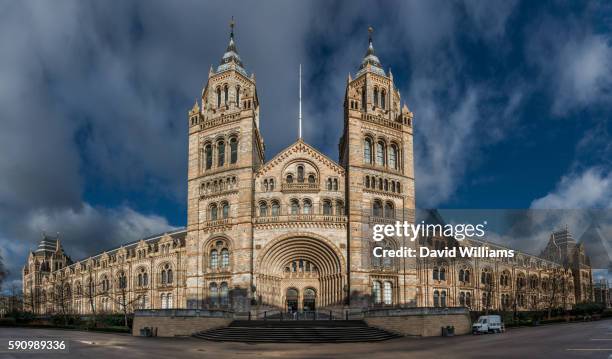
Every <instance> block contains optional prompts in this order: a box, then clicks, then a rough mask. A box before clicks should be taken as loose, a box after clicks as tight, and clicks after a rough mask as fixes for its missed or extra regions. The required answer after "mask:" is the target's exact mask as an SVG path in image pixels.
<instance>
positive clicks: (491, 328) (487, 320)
mask: <svg viewBox="0 0 612 359" xmlns="http://www.w3.org/2000/svg"><path fill="white" fill-rule="evenodd" d="M505 329H506V328H505V327H504V323H502V321H501V317H500V316H499V315H481V316H480V317H479V318H478V320H477V321H476V322H475V323H474V324H472V333H473V334H479V333H501V332H503V331H505Z"/></svg>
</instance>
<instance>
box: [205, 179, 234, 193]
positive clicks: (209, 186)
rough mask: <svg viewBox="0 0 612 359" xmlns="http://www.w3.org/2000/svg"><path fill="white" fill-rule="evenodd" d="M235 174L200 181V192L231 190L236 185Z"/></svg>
mask: <svg viewBox="0 0 612 359" xmlns="http://www.w3.org/2000/svg"><path fill="white" fill-rule="evenodd" d="M237 184H238V183H237V182H236V176H228V177H224V178H216V179H212V180H208V181H206V182H202V184H201V186H200V194H212V193H217V192H223V191H228V190H232V189H234V188H236V187H237Z"/></svg>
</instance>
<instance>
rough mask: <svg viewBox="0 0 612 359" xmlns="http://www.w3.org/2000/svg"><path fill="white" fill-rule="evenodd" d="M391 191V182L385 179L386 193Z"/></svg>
mask: <svg viewBox="0 0 612 359" xmlns="http://www.w3.org/2000/svg"><path fill="white" fill-rule="evenodd" d="M388 190H389V180H388V179H385V191H388Z"/></svg>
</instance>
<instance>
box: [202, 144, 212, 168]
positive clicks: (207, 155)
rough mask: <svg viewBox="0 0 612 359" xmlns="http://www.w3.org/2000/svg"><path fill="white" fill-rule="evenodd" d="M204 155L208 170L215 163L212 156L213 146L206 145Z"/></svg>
mask: <svg viewBox="0 0 612 359" xmlns="http://www.w3.org/2000/svg"><path fill="white" fill-rule="evenodd" d="M204 157H205V158H206V159H205V167H206V169H207V170H209V169H210V168H211V167H212V163H213V156H212V146H211V145H206V147H204Z"/></svg>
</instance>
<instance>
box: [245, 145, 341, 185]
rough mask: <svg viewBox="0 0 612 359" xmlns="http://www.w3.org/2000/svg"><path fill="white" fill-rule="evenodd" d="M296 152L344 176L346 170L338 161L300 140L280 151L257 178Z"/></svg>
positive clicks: (261, 170)
mask: <svg viewBox="0 0 612 359" xmlns="http://www.w3.org/2000/svg"><path fill="white" fill-rule="evenodd" d="M296 152H301V153H304V154H306V155H307V156H308V157H311V158H313V159H315V160H317V161H319V162H323V163H324V164H326V165H327V166H329V167H330V168H332V169H333V170H334V171H336V172H337V173H338V174H341V175H343V174H344V168H342V166H340V165H339V164H338V163H337V162H336V161H334V160H332V159H331V158H329V157H327V156H326V155H324V154H323V153H321V152H320V151H319V150H317V149H316V148H314V147H312V146H311V145H309V144H307V143H306V142H304V140H302V139H301V138H300V139H298V140H297V141H295V142H294V143H292V144H291V145H289V146H288V147H286V148H285V149H283V150H282V151H280V152H279V153H277V154H276V156H274V157H273V158H272V159H271V160H269V161H268V162H266V163H265V164H264V165H263V166H262V167H261V168H260V169H259V170H258V171H257V172H256V173H255V176H256V177H259V176H260V175H262V174H264V173H266V172H268V171H270V170H271V169H272V168H273V167H275V166H277V165H279V164H281V163H283V162H284V161H285V159H287V158H288V157H289V156H290V155H291V154H292V153H296Z"/></svg>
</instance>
